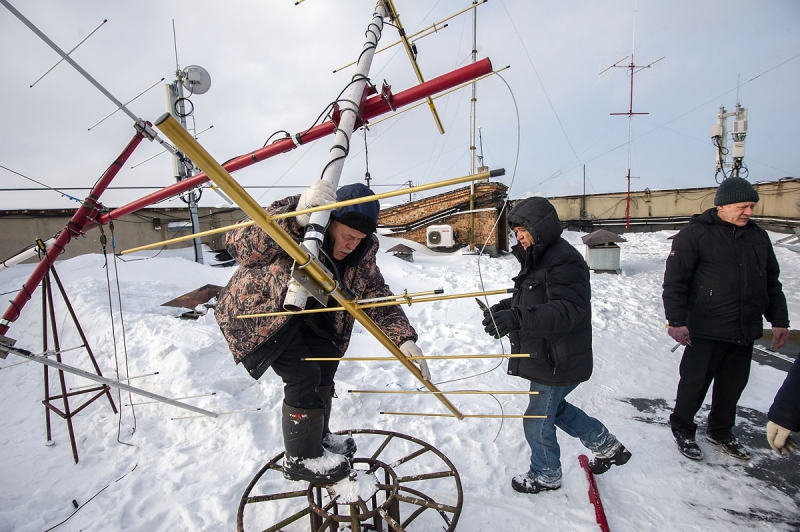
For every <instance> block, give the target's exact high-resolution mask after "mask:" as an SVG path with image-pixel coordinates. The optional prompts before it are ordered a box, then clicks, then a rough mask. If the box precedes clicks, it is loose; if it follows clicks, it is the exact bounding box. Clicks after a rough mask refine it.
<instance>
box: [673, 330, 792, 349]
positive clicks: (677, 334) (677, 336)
mask: <svg viewBox="0 0 800 532" xmlns="http://www.w3.org/2000/svg"><path fill="white" fill-rule="evenodd" d="M667 334H669V337H670V338H672V339H673V340H675V341H676V342H678V343H679V344H681V345H692V341H691V339H690V338H689V329H688V328H687V327H669V328H668V329H667ZM787 334H788V333H787Z"/></svg>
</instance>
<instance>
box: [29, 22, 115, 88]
mask: <svg viewBox="0 0 800 532" xmlns="http://www.w3.org/2000/svg"><path fill="white" fill-rule="evenodd" d="M106 22H108V19H105V20H103V22H101V23H100V24H98V25H97V27H96V28H95V29H93V30H92V31H90V32H89V34H88V35H87V36H86V37H84V38H83V39H81V42H79V43H78V44H76V45H75V46H73V47H72V50H70V51H69V52H67V55H69V54H71V53H72V52H74V51H75V50H77V49H78V46H80V45H82V44H83V43H84V42H86V39H88V38H89V37H91V36H92V35H94V32H96V31H97V30H99V29H100V27H101V26H102V25H103V24H105V23H106ZM63 60H64V59H59V60H58V61H56V64H55V65H53V66H51V67H50V68H49V69H47V72H45V73H44V74H42V75H41V76H39V78H38V79H37V80H36V81H34V82H33V83H31V88H33V86H34V85H36V84H37V83H39V82H40V81H42V78H44V77H45V76H46V75H48V74H49V73H50V72H52V71H53V69H54V68H55V67H57V66H58V65H60V64H61V62H62V61H63Z"/></svg>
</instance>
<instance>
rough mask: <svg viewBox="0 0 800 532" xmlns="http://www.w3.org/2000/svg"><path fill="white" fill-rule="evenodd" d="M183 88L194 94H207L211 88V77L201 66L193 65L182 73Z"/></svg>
mask: <svg viewBox="0 0 800 532" xmlns="http://www.w3.org/2000/svg"><path fill="white" fill-rule="evenodd" d="M181 79H182V80H183V86H184V88H186V90H188V91H189V92H191V93H192V94H205V93H206V92H208V89H210V88H211V75H210V74H209V73H208V70H206V69H205V68H203V67H201V66H197V65H191V66H188V67H186V68H184V69H183V72H182V73H181Z"/></svg>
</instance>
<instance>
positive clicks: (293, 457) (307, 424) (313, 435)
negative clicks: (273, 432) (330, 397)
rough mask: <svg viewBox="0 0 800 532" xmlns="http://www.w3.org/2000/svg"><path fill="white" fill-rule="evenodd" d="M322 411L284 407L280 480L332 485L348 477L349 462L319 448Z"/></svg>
mask: <svg viewBox="0 0 800 532" xmlns="http://www.w3.org/2000/svg"><path fill="white" fill-rule="evenodd" d="M324 415H325V410H324V409H322V408H315V409H305V408H294V407H291V406H289V405H287V404H286V403H284V404H283V417H282V421H281V427H282V428H283V445H284V447H285V449H286V453H285V454H284V457H283V476H284V477H285V478H287V479H289V480H297V481H306V482H311V483H312V484H321V485H326V484H333V483H335V482H338V481H340V480H342V479H343V478H345V477H346V476H347V475H348V473H350V470H351V467H350V461H349V460H348V459H347V458H346V457H344V456H342V455H340V454H334V453H332V452H330V451H327V450H325V449H324V448H323V447H322V427H323V423H324Z"/></svg>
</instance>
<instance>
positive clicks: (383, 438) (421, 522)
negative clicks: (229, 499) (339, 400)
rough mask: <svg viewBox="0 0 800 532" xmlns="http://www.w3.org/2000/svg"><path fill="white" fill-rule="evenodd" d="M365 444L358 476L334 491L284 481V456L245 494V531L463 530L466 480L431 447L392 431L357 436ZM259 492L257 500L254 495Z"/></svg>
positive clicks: (239, 521)
mask: <svg viewBox="0 0 800 532" xmlns="http://www.w3.org/2000/svg"><path fill="white" fill-rule="evenodd" d="M336 434H346V435H348V436H352V437H353V438H354V439H355V440H356V443H357V445H358V454H359V455H361V456H357V457H356V458H354V459H353V472H352V473H351V474H350V477H349V478H348V479H344V480H342V481H340V482H337V483H336V484H333V485H332V486H327V487H323V486H317V485H315V484H307V485H304V484H301V483H299V482H292V481H289V480H286V479H284V478H283V467H282V465H281V464H282V461H283V454H284V453H280V454H279V455H277V456H276V457H274V458H273V459H272V460H270V461H269V462H268V463H267V464H266V465H265V466H264V467H262V468H261V470H260V471H259V472H258V473H257V474H256V476H255V477H254V478H253V480H251V481H250V484H249V485H248V486H247V488H246V489H245V492H244V495H243V496H242V499H241V501H240V502H239V509H238V511H237V514H236V527H237V530H238V531H239V532H245V530H247V531H254V530H263V531H264V532H278V531H286V532H288V531H290V530H291V531H301V530H311V531H312V532H323V531H328V532H334V531H338V530H341V529H343V528H346V529H347V530H350V531H352V532H356V531H366V530H372V531H376V532H381V531H385V532H392V531H394V532H401V531H413V530H446V531H452V530H455V529H456V525H457V524H458V518H459V516H460V515H461V505H462V502H463V493H462V491H461V478H460V477H459V475H458V471H456V468H455V466H454V465H453V463H452V462H450V460H449V459H448V458H447V457H446V456H445V455H444V454H443V453H442V452H441V451H439V450H438V449H436V448H435V447H433V446H431V445H430V444H428V443H426V442H424V441H422V440H419V439H417V438H414V437H412V436H407V435H405V434H400V433H398V432H389V431H385V430H371V429H360V430H349V431H339V432H337V433H336ZM254 493H256V494H254Z"/></svg>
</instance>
